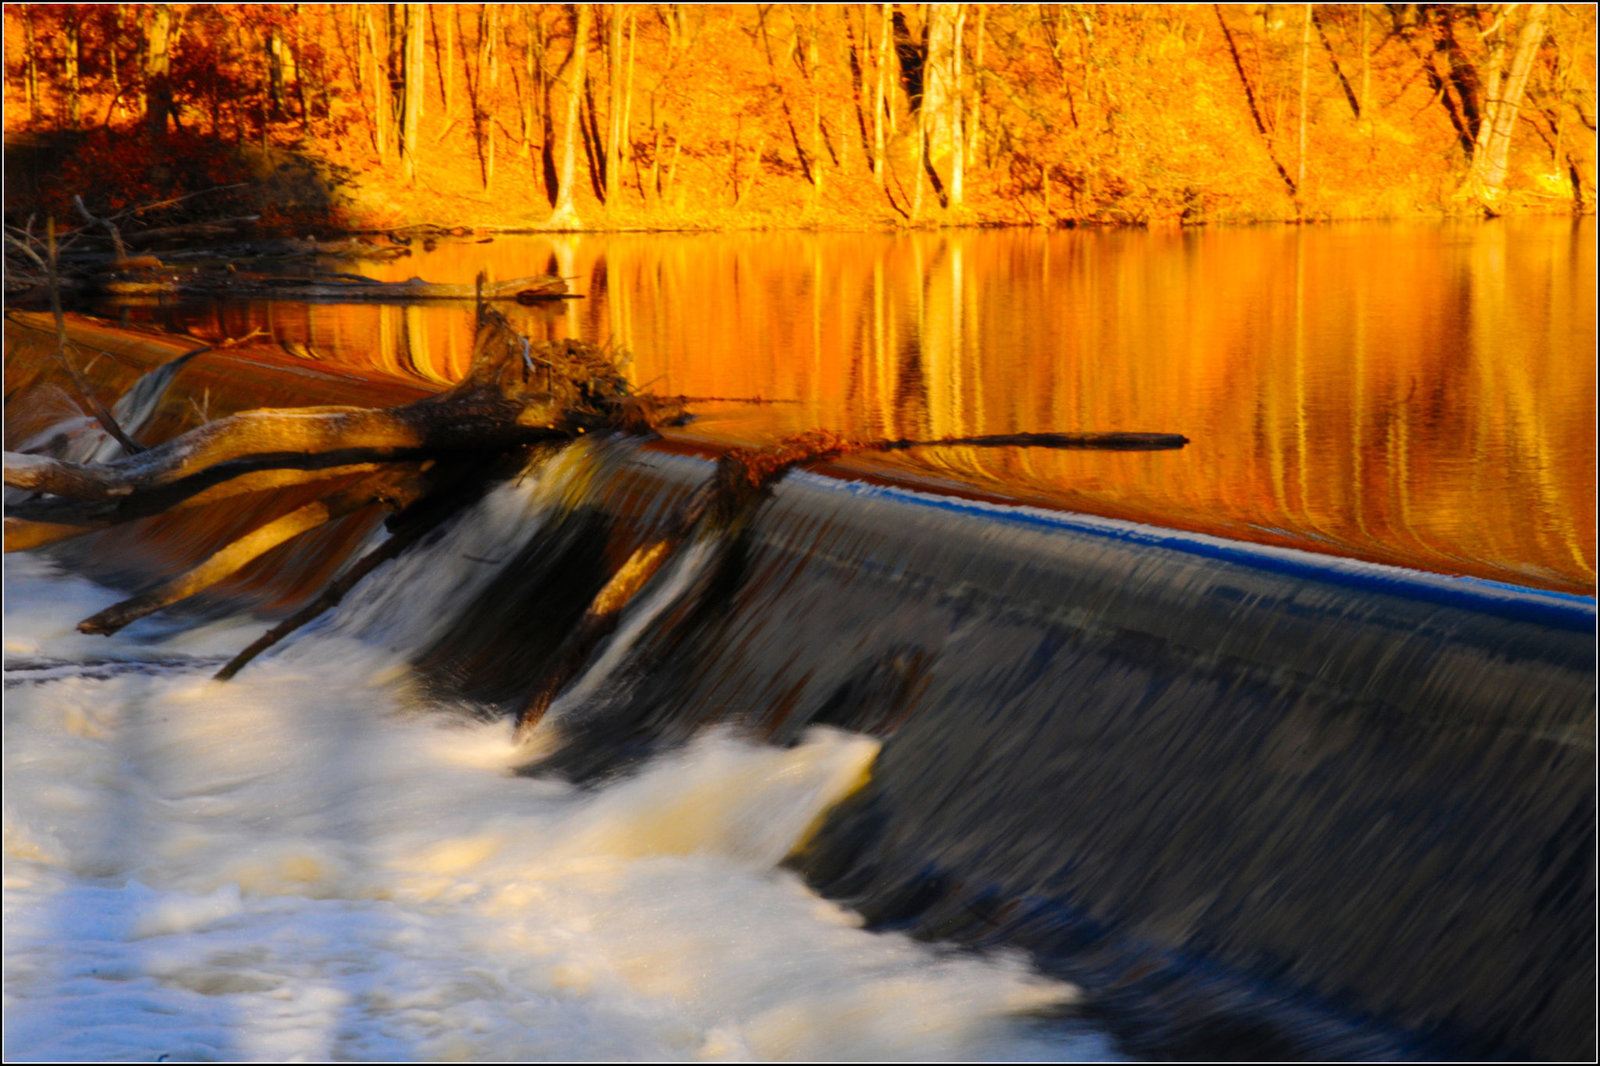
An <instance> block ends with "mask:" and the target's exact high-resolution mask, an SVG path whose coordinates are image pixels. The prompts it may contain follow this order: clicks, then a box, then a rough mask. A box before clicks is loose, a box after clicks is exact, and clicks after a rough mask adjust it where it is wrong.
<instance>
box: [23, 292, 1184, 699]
mask: <svg viewBox="0 0 1600 1066" xmlns="http://www.w3.org/2000/svg"><path fill="white" fill-rule="evenodd" d="M194 354H195V353H194V352H190V353H186V354H185V355H183V356H180V357H179V359H180V360H181V359H187V358H190V357H191V356H193V355H194ZM161 373H162V370H161V369H158V370H156V371H153V372H152V375H147V377H151V376H153V375H159V374H161ZM84 387H87V385H86V384H85V386H84ZM139 387H140V386H139V384H138V383H136V384H135V386H134V388H135V389H138V388H139ZM130 391H132V390H130ZM108 417H109V416H108ZM683 417H684V413H683V406H682V404H681V403H678V402H674V401H673V400H671V399H663V398H659V397H652V396H649V395H637V394H634V393H633V392H632V390H631V389H630V388H629V386H628V383H627V382H626V380H625V379H624V378H623V377H622V375H621V373H620V372H619V371H618V369H617V366H616V364H615V362H614V361H613V359H612V358H611V357H610V356H609V355H608V354H607V353H605V352H602V351H600V350H598V349H596V348H594V347H593V346H590V345H585V344H582V343H579V342H575V341H565V342H543V343H535V342H531V341H529V340H528V339H527V338H524V337H522V336H520V335H519V334H517V333H516V332H515V331H514V330H513V329H512V328H511V326H510V325H509V323H507V322H506V320H505V318H504V317H502V316H501V315H500V314H499V313H498V312H497V311H495V310H494V309H493V308H492V307H491V306H490V305H489V304H488V303H487V302H482V301H480V302H479V304H478V334H477V339H476V343H475V347H474V351H473V361H472V366H471V368H470V370H469V371H468V374H467V377H466V378H465V379H464V380H463V381H461V382H460V383H459V384H458V385H456V386H454V387H453V388H451V389H449V390H447V391H445V392H443V393H440V394H438V395H435V396H430V397H427V398H425V399H422V400H418V401H416V402H414V403H410V404H405V405H401V406H398V407H392V408H386V409H379V408H365V407H348V406H340V407H308V408H295V409H289V410H259V411H246V412H241V413H239V414H235V415H230V416H228V417H226V418H221V419H217V420H215V421H212V422H208V423H206V424H204V425H202V426H199V427H197V428H196V429H193V430H190V431H189V432H187V433H185V434H183V435H181V436H179V437H176V438H174V439H172V440H169V441H166V442H164V443H160V444H156V445H154V446H151V447H147V448H145V447H142V446H140V445H138V444H137V443H136V442H134V441H132V440H127V441H126V444H127V447H126V448H125V449H124V454H123V455H121V456H120V457H117V458H113V459H110V460H108V461H105V462H81V463H80V462H71V461H67V460H64V459H61V458H55V457H51V456H48V455H37V454H17V453H12V452H7V453H5V464H4V470H5V484H6V485H7V486H9V487H10V488H11V489H13V490H14V491H13V492H12V493H11V496H12V497H14V498H12V499H10V500H8V505H7V512H8V513H7V516H6V519H5V550H6V551H16V550H23V549H28V548H35V547H39V546H42V545H46V544H51V543H55V542H57V541H60V540H64V539H67V538H70V537H74V536H78V535H81V534H84V533H88V532H92V531H94V530H98V529H105V528H107V527H109V526H113V525H116V524H119V523H123V522H129V521H133V520H135V519H139V518H145V517H149V516H152V515H156V514H161V513H166V512H170V511H177V510H182V509H186V508H194V507H199V506H204V505H207V504H211V503H215V502H218V501H221V500H226V499H231V498H236V497H239V496H243V495H248V494H257V495H260V496H262V498H263V499H266V500H270V499H272V498H273V495H274V494H276V493H278V492H280V491H281V490H283V489H284V488H287V487H290V486H296V487H300V488H301V489H302V490H306V489H309V490H310V491H311V492H312V494H313V498H312V499H311V500H310V501H309V502H306V503H303V504H301V505H299V506H298V507H295V508H294V509H292V510H289V511H288V512H287V513H280V514H276V515H275V516H273V517H271V518H270V519H267V520H264V521H262V522H261V524H259V525H258V526H257V527H256V528H255V529H252V530H250V531H249V532H247V533H245V534H244V535H242V536H240V537H238V538H237V539H235V540H233V541H232V542H230V543H228V544H225V545H222V546H221V547H220V548H218V549H217V550H216V551H215V552H213V553H212V554H211V555H210V556H209V557H207V558H206V559H204V560H202V561H201V562H199V563H198V564H196V565H195V566H193V567H192V568H190V569H189V570H188V571H186V572H184V573H182V574H179V575H178V576H176V577H173V578H170V579H168V580H165V581H162V582H159V583H157V584H155V585H153V586H151V587H149V588H146V589H143V590H141V591H140V592H138V593H137V594H136V595H134V596H132V597H130V598H128V599H126V600H123V601H122V602H120V603H117V604H114V605H112V606H111V607H108V608H106V609H105V610H103V611H101V612H99V613H98V614H96V615H94V616H93V617H91V618H88V619H85V620H84V621H83V622H82V623H80V625H79V628H80V629H81V630H83V631H84V632H87V633H114V632H116V631H117V630H118V629H120V628H122V627H123V626H125V625H128V624H129V623H131V622H133V621H135V620H137V619H139V618H142V617H145V616H146V615H149V614H151V613H152V612H155V611H159V610H162V609H164V608H166V607H169V606H171V605H173V604H175V603H177V602H179V601H181V600H184V599H186V598H188V597H190V596H193V595H195V594H196V593H198V592H201V591H203V590H205V589H207V588H211V587H213V586H215V585H216V584H217V583H218V582H221V581H223V580H226V579H227V578H229V577H231V576H232V575H234V574H236V573H238V572H239V570H240V569H241V568H242V567H244V566H245V565H246V564H248V563H249V562H251V561H252V560H254V559H257V558H259V557H260V556H261V555H263V554H264V553H265V552H267V551H269V550H271V549H272V548H274V547H277V546H278V545H280V544H283V543H286V542H288V541H290V540H292V539H294V538H295V537H298V536H301V535H302V534H304V533H306V532H308V531H310V530H312V529H315V528H318V527H319V526H322V525H324V524H326V523H327V522H330V521H333V520H334V519H337V518H339V517H341V516H343V515H348V514H351V513H353V512H356V511H360V510H362V509H364V508H369V507H379V508H383V509H385V510H387V511H389V512H390V517H389V519H388V521H387V526H388V531H389V533H390V536H389V537H388V539H386V540H385V541H384V542H383V543H381V544H380V545H378V546H377V547H376V548H374V549H373V550H371V551H370V552H368V553H367V554H366V555H364V556H363V557H361V558H359V559H357V560H355V561H354V562H353V563H351V564H350V565H348V566H347V567H345V569H344V570H343V572H342V573H341V574H339V575H338V576H337V577H336V578H335V579H334V580H333V581H331V582H330V583H329V584H328V585H327V586H326V587H325V588H324V589H323V590H322V591H321V592H320V593H319V594H318V595H317V596H315V597H314V598H313V599H311V600H310V601H309V602H307V603H306V604H304V605H303V606H302V607H301V608H300V609H299V610H298V611H296V612H295V613H294V614H292V615H291V616H290V617H288V618H286V619H284V620H283V621H282V622H280V623H279V624H278V625H276V626H275V627H273V628H272V629H271V630H269V631H268V632H267V633H265V634H263V635H262V637H261V638H259V639H258V640H256V641H255V642H254V643H252V644H251V645H250V646H249V647H248V648H246V649H244V650H243V651H242V652H241V653H240V654H239V655H238V656H236V657H235V658H234V659H233V661H231V662H230V663H228V664H227V666H225V667H224V668H223V669H222V670H221V671H220V672H219V673H218V674H217V677H218V679H221V680H226V679H228V678H230V677H232V676H234V675H235V674H236V673H237V672H238V671H239V670H240V669H242V668H243V667H244V666H245V665H246V664H247V663H249V662H250V661H251V660H252V659H254V658H255V657H256V656H257V655H259V654H260V653H262V652H263V651H265V650H267V649H268V648H270V647H272V646H273V645H274V644H276V643H278V642H279V641H281V640H282V639H283V638H285V637H286V636H288V635H289V634H291V633H293V632H294V631H295V630H297V629H299V628H300V627H301V626H303V625H305V624H306V623H307V622H309V621H311V620H312V619H314V618H316V617H317V616H318V615H320V614H322V613H323V612H324V611H327V610H328V609H330V608H331V607H333V606H334V605H336V604H337V603H339V601H340V600H341V599H342V598H343V596H344V595H345V594H346V593H347V592H348V591H349V590H350V589H351V588H353V587H354V586H355V584H356V583H358V582H359V581H361V580H362V579H363V578H364V577H366V576H367V575H368V574H370V573H371V572H372V571H373V570H374V569H376V568H377V567H378V566H379V565H380V564H381V563H383V562H384V561H386V560H388V559H392V558H394V557H395V556H397V555H399V554H401V553H402V552H404V551H405V550H407V549H408V548H410V547H411V546H412V545H414V544H416V543H417V542H418V541H419V540H420V539H421V538H422V537H423V536H424V535H425V534H426V533H427V532H428V531H429V530H431V529H433V528H435V527H437V526H438V525H439V524H440V523H441V522H443V521H445V520H446V519H448V518H449V517H450V516H451V515H453V514H455V513H457V512H458V511H459V510H460V508H461V507H462V506H464V505H465V504H466V503H468V502H470V501H471V500H472V499H475V498H476V497H477V495H479V494H481V492H482V491H483V489H484V488H485V487H487V485H488V484H489V483H490V482H491V481H493V480H494V479H496V478H499V477H503V476H509V475H510V474H511V473H512V472H514V471H516V470H519V469H521V467H522V466H523V465H524V463H525V462H526V453H527V450H528V449H529V448H530V447H532V446H536V445H539V444H541V443H547V442H557V443H559V442H562V441H567V440H571V439H574V438H576V437H578V436H580V435H582V434H585V433H593V432H614V433H627V434H651V433H654V432H656V431H657V430H658V429H659V428H660V427H663V426H666V425H670V424H674V423H676V422H678V421H681V420H682V418H683ZM1185 443H1187V442H1186V441H1185V439H1184V438H1183V437H1180V436H1177V435H1173V434H1118V433H1109V434H1061V433H1020V434H1004V435H995V436H979V437H949V438H943V439H940V440H933V441H915V440H877V441H860V440H852V439H850V438H847V437H843V436H840V435H838V434H832V433H827V432H813V433H806V434H801V435H799V436H796V437H791V438H789V439H787V440H784V441H782V442H780V443H779V444H777V445H774V446H770V447H764V448H735V449H732V450H730V451H728V452H726V453H725V454H723V455H722V456H721V457H720V459H719V460H718V462H717V464H716V467H715V471H714V473H713V475H712V477H711V478H709V479H708V480H707V482H706V483H705V484H704V485H702V486H701V487H700V488H699V489H697V490H696V491H695V492H693V493H692V494H691V495H690V496H689V497H688V498H687V499H686V500H685V501H684V502H683V503H682V504H680V505H679V507H678V508H677V509H676V511H675V512H674V513H673V514H672V515H670V516H668V518H667V519H666V520H665V521H664V522H663V524H662V525H661V526H660V527H659V528H658V531H657V535H656V536H655V538H654V539H652V540H650V541H649V542H647V543H646V544H644V545H642V546H640V547H639V548H638V549H637V550H636V551H634V552H633V554H632V555H631V556H630V557H629V558H628V559H627V560H626V562H624V564H623V565H622V566H621V567H619V568H618V569H617V571H616V572H615V573H614V574H612V575H611V577H610V578H609V580H608V581H607V582H606V583H605V585H604V587H603V588H602V589H601V590H600V591H599V593H598V594H597V595H596V596H595V597H594V599H593V600H592V602H591V603H590V604H589V607H588V609H587V610H586V611H585V612H584V614H583V616H582V618H581V619H580V621H579V623H578V624H577V626H575V627H574V629H573V630H572V632H571V633H569V634H568V637H567V639H566V641H565V643H564V644H563V645H562V647H561V648H560V649H558V651H557V653H556V654H555V656H554V657H553V658H552V660H551V661H550V662H549V663H548V664H547V665H546V667H545V668H544V669H543V671H542V673H541V676H539V677H536V678H532V679H530V686H529V691H528V695H527V696H526V698H525V699H524V700H523V701H522V703H521V705H520V707H519V708H518V713H517V718H518V721H519V723H521V724H522V725H524V726H526V725H530V724H531V723H533V722H536V721H537V720H538V719H539V718H540V717H541V716H542V715H543V714H544V712H545V710H546V709H547V708H548V707H549V705H550V703H551V701H552V700H553V699H554V698H555V696H557V695H558V694H559V693H560V692H561V690H562V689H563V688H565V687H566V686H567V685H568V684H569V683H570V682H571V681H572V680H573V678H574V677H575V676H576V675H577V674H578V673H579V672H580V671H581V670H582V668H583V665H584V664H585V663H586V662H587V661H588V660H589V658H590V657H591V655H592V653H593V652H594V650H595V648H596V647H597V645H598V644H599V642H600V641H602V640H604V639H605V637H606V636H607V635H609V634H610V633H611V632H613V631H614V630H615V628H616V626H617V624H618V621H619V620H620V618H621V617H622V615H623V613H624V612H625V611H626V610H627V608H628V606H629V605H630V604H631V603H632V602H633V601H634V600H635V599H636V598H637V596H638V595H639V594H640V592H641V591H642V590H643V589H644V588H645V587H646V586H647V585H648V584H649V583H650V581H651V579H652V578H654V577H655V575H656V574H657V573H658V572H659V571H660V570H661V568H662V567H663V566H664V565H665V564H666V563H667V561H668V560H670V559H672V558H673V557H674V556H675V555H676V554H677V552H678V551H679V549H680V548H681V547H682V546H683V545H684V544H685V543H686V542H688V541H690V540H692V539H696V538H700V539H706V538H709V539H711V540H713V541H714V542H719V543H722V544H724V545H725V544H726V543H728V542H729V541H730V540H731V539H732V534H733V533H734V532H736V531H737V530H738V529H740V528H742V526H743V525H744V523H746V522H748V520H749V519H750V517H751V515H752V514H753V513H754V512H755V511H756V509H757V507H758V506H759V504H760V502H761V500H762V499H764V498H765V497H766V496H767V495H768V494H769V493H770V491H771V489H772V487H773V486H774V485H775V484H776V483H777V482H778V481H779V480H780V479H781V478H782V477H783V476H784V475H785V474H786V473H787V472H788V471H789V470H791V469H793V468H794V467H796V466H802V465H805V464H807V463H814V462H820V461H825V460H828V459H833V458H837V457H839V456H842V455H847V454H850V453H856V452H864V451H894V450H900V449H904V448H911V447H921V446H940V445H963V446H991V447H1002V446H1003V447H1051V448H1117V449H1130V448H1131V449H1139V450H1144V449H1151V448H1175V447H1181V446H1182V445H1183V444H1185ZM136 449H141V450H136ZM26 494H32V495H26ZM268 513H270V511H269V512H268Z"/></svg>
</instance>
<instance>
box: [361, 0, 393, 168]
mask: <svg viewBox="0 0 1600 1066" xmlns="http://www.w3.org/2000/svg"><path fill="white" fill-rule="evenodd" d="M372 8H373V5H371V4H362V5H361V17H362V23H363V25H362V28H363V29H364V30H365V31H366V32H365V40H366V44H367V54H368V55H369V56H371V57H372V147H373V148H374V149H375V150H376V151H377V153H378V158H379V159H384V158H387V157H388V155H389V122H390V120H389V117H388V116H389V105H388V100H387V99H386V94H385V93H384V86H385V85H387V84H388V79H387V78H386V77H385V75H384V70H383V64H382V62H380V60H379V59H378V55H379V52H378V27H377V24H376V23H374V22H373V20H372Z"/></svg>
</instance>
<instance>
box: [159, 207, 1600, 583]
mask: <svg viewBox="0 0 1600 1066" xmlns="http://www.w3.org/2000/svg"><path fill="white" fill-rule="evenodd" d="M1593 236H1594V234H1593V223H1592V221H1590V220H1585V221H1583V222H1580V223H1573V222H1571V221H1569V220H1564V219H1561V220H1555V219H1552V220H1542V219H1541V220H1525V221H1516V222H1497V223H1484V224H1466V225H1414V224H1408V225H1400V224H1361V225H1347V226H1337V227H1326V228H1305V229H1291V228H1263V229H1241V230H1205V231H1186V232H1143V231H1126V232H1056V233H1040V232H1032V231H1007V232H998V233H997V232H958V233H928V234H912V235H900V236H894V235H875V234H874V235H862V234H779V235H770V234H739V235H620V236H559V237H543V236H539V237H533V236H525V237H502V238H498V239H495V240H493V241H491V242H488V243H474V242H455V243H441V244H439V245H437V246H436V247H434V248H432V249H424V248H423V247H422V246H421V244H420V243H419V244H417V245H415V246H414V248H413V255H411V256H409V257H407V258H403V259H400V260H397V261H395V262H392V263H388V264H383V265H380V266H374V267H368V268H366V269H367V270H368V272H369V273H372V274H374V275H376V276H379V277H383V278H385V279H400V278H405V277H409V276H412V275H417V276H421V277H424V278H427V279H429V280H434V281H464V280H471V278H472V277H473V276H474V275H475V274H476V272H477V271H478V270H480V269H482V270H487V271H488V272H489V274H490V275H491V276H492V277H495V278H511V277H517V276H521V275H526V274H534V273H543V272H550V273H559V274H561V275H563V276H566V277H568V278H570V279H572V287H573V290H574V291H575V292H576V293H578V294H581V295H582V297H583V298H582V299H578V300H570V301H565V302H563V303H561V304H558V305H547V306H543V307H536V308H521V307H515V308H513V309H512V315H513V318H514V320H515V321H516V322H517V324H518V325H519V326H521V327H522V328H524V329H526V330H528V331H529V332H530V333H533V334H535V335H537V336H548V337H552V338H556V337H567V336H575V337H582V338H584V339H587V340H592V341H597V342H600V343H605V344H614V345H616V346H617V347H618V348H621V349H625V350H626V351H628V352H630V353H631V354H632V358H633V361H632V364H631V370H630V373H631V375H632V377H633V379H634V380H635V381H636V382H637V383H638V384H639V385H640V386H641V387H647V388H650V389H653V390H656V391H657V392H660V393H670V394H685V395H689V396H693V397H704V398H722V399H708V400H707V401H706V402H702V403H699V404H697V405H696V409H697V410H698V411H699V412H700V413H701V418H700V419H699V420H698V421H697V422H696V423H695V424H694V426H692V427H691V428H690V430H689V434H690V435H691V436H699V437H703V438H713V439H718V440H724V441H727V440H738V441H749V440H767V439H774V438H777V437H780V436H782V435H784V434H787V433H792V432H797V431H800V430H805V429H813V428H827V429H834V430H839V431H844V432H847V433H850V434H853V435H858V436H861V437H941V436H945V435H970V434H983V433H1012V432H1018V431H1045V430H1056V431H1109V430H1133V431H1153V432H1176V433H1182V434H1185V435H1187V436H1188V437H1189V438H1190V440H1191V442H1192V443H1191V444H1190V445H1189V446H1188V447H1187V448H1185V449H1184V450H1183V451H1181V452H1177V453H1133V454H1108V453H1092V452H1077V453H1074V452H1051V451H1044V450H1038V449H1034V450H1019V449H1009V448H1007V449H988V450H985V449H974V448H956V447H947V448H940V449H925V450H922V451H919V452H917V453H915V454H914V455H912V456H910V457H907V456H895V457H894V458H893V459H892V460H891V459H873V460H857V461H853V462H854V463H855V465H858V466H861V467H870V466H872V465H874V464H877V465H879V466H880V467H888V466H892V467H893V468H894V469H895V470H896V471H898V472H901V473H904V472H907V471H908V470H909V471H910V472H913V473H915V474H917V475H919V476H922V477H937V478H940V479H944V480H951V481H955V482H958V483H960V484H962V485H965V486H968V487H971V488H973V489H977V490H980V491H988V492H997V493H1002V494H1005V495H1008V496H1013V497H1021V498H1024V499H1032V500H1036V501H1040V502H1046V503H1050V504H1053V505H1057V506H1066V507H1070V508H1074V509H1080V510H1086V511H1091V512H1095V513H1099V514H1105V515H1111V516H1115V517H1125V518H1133V519H1138V520H1143V521H1149V522H1154V523H1158V524H1161V525H1167V526H1177V527H1182V528H1189V529H1194V530H1199V531H1202V532H1211V533H1217V534H1221V535H1224V536H1230V537H1238V538H1243V539H1248V540H1256V541H1264V542H1268V543H1279V544H1289V545H1293V546H1299V547H1305V548H1311V549H1313V550H1321V551H1330V552H1335V553H1338V554H1345V555H1354V556H1358V557H1362V558H1368V559H1376V560H1380V561H1385V562H1391V563H1398V564H1401V565H1408V566H1415V567H1419V568H1424V569H1430V570H1439V571H1444V572H1450V573H1469V574H1475V575H1479V576H1483V577H1489V578H1496V579H1501V580H1509V581H1514V582H1518V583H1524V584H1532V585H1537V586H1544V587H1552V588H1558V589H1564V590H1568V591H1573V592H1581V593H1586V594H1591V595H1592V594H1593V591H1594V583H1595V576H1594V562H1595V361H1594V350H1595V248H1594V239H1593ZM180 317H185V318H186V321H185V324H186V325H187V326H188V327H189V328H191V329H192V330H194V331H195V332H197V333H200V334H211V335H215V334H218V333H221V334H226V335H229V336H238V335H241V334H244V333H246V332H248V331H249V330H250V329H252V328H261V329H264V330H266V331H267V333H268V334H269V335H270V336H271V337H272V338H274V339H276V340H278V341H279V342H281V343H283V344H284V345H285V346H286V347H288V348H289V349H290V350H291V351H293V352H295V353H296V354H298V355H300V356H302V357H304V358H306V359H308V360H319V359H320V360H338V361H341V362H349V363H357V364H361V365H365V366H369V367H370V368H371V370H372V372H374V373H379V374H383V375H392V376H397V377H402V378H411V379H416V378H421V379H424V380H427V381H431V382H437V383H441V384H442V383H445V382H450V381H453V380H455V379H457V378H458V377H459V376H460V375H461V374H462V372H463V371H464V369H465V368H466V366H467V364H468V362H469V359H470V351H471V318H470V312H469V311H468V310H466V309H464V308H461V307H459V306H440V307H422V308H419V307H404V308H403V307H351V306H305V305H282V304H280V305H276V306H268V305H255V306H250V307H237V308H228V309H226V310H224V311H221V312H211V311H206V312H197V313H184V315H180ZM756 398H759V399H761V400H763V401H773V402H766V403H762V404H751V403H739V402H730V401H732V400H737V399H756Z"/></svg>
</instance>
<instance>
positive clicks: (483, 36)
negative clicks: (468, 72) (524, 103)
mask: <svg viewBox="0 0 1600 1066" xmlns="http://www.w3.org/2000/svg"><path fill="white" fill-rule="evenodd" d="M500 32H501V29H500V5H498V4H484V5H483V8H482V11H481V12H480V13H479V17H478V128H479V130H480V131H481V133H480V136H481V137H482V138H483V140H482V146H483V187H484V188H485V189H487V188H489V187H490V185H492V184H493V183H494V123H495V113H496V112H497V111H498V110H499V103H500V52H499V49H498V48H496V47H495V45H496V43H497V42H496V38H497V37H499V36H500Z"/></svg>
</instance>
